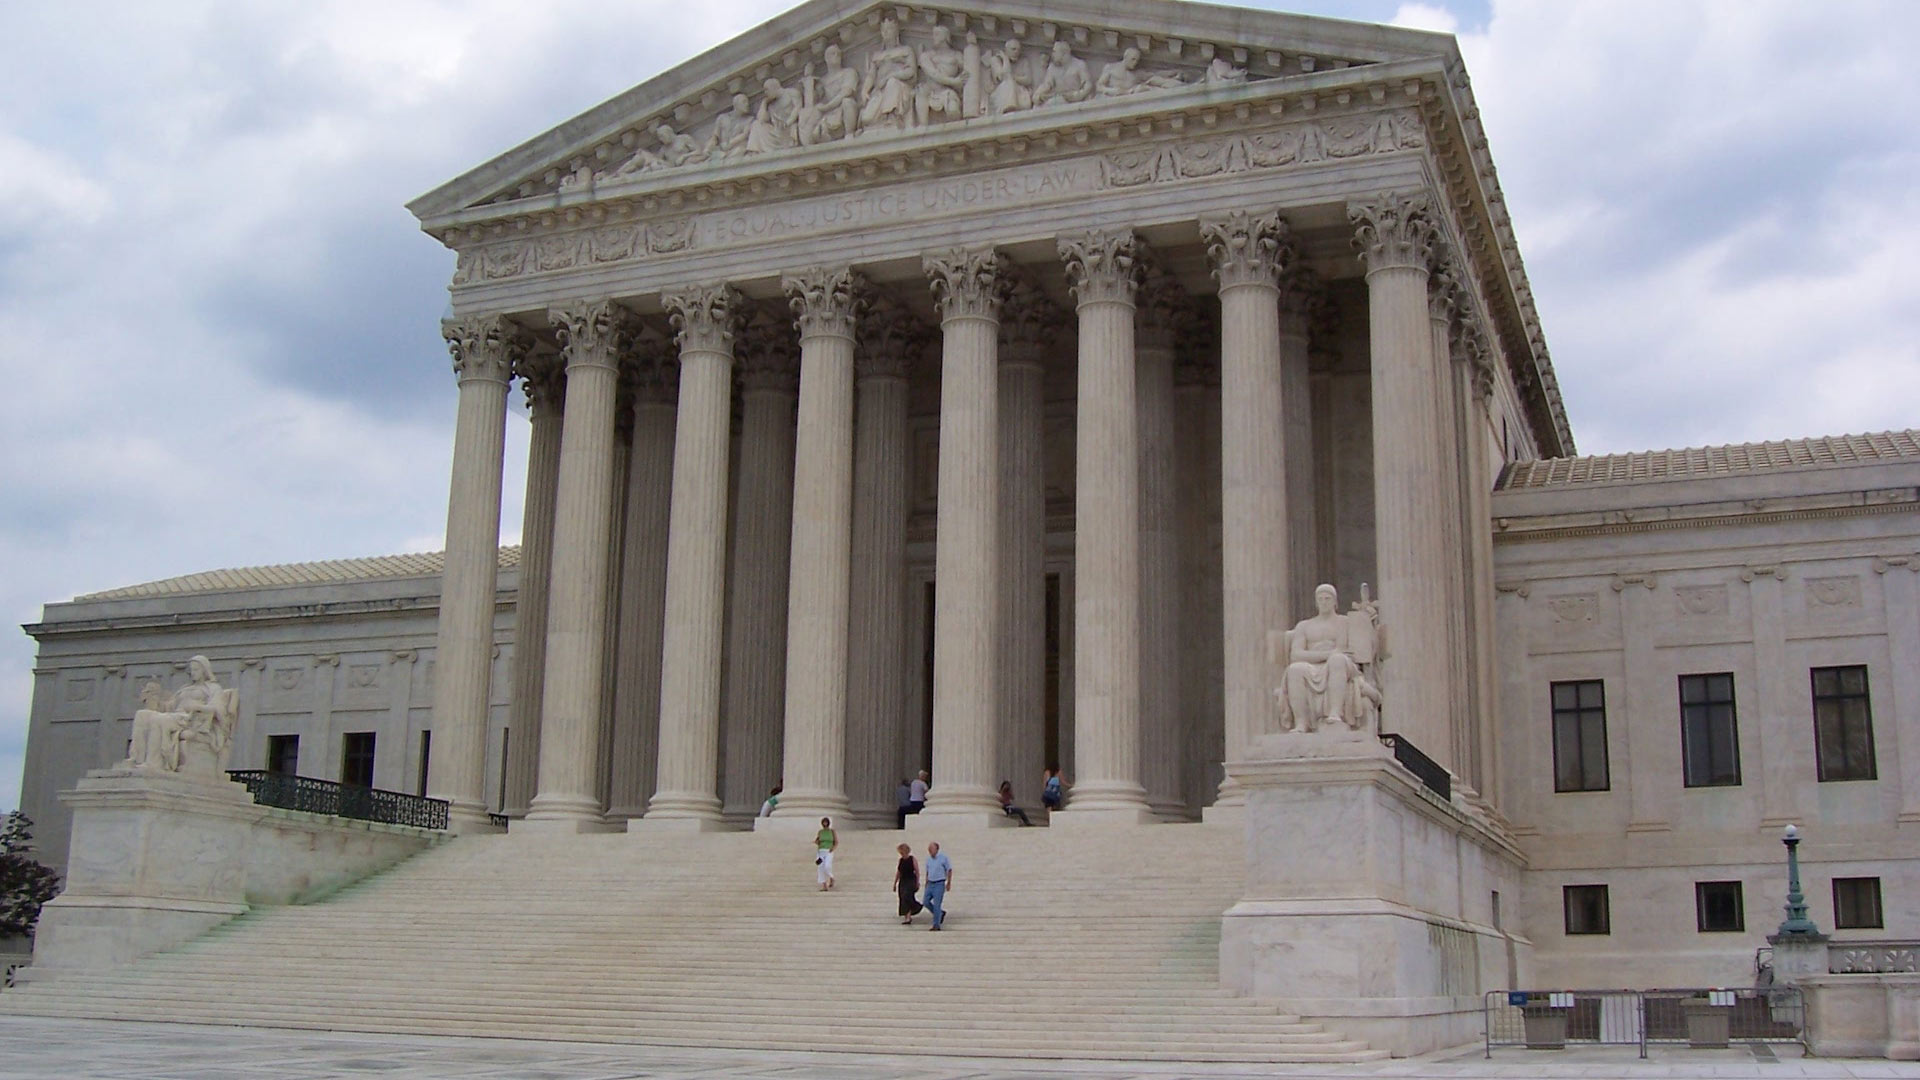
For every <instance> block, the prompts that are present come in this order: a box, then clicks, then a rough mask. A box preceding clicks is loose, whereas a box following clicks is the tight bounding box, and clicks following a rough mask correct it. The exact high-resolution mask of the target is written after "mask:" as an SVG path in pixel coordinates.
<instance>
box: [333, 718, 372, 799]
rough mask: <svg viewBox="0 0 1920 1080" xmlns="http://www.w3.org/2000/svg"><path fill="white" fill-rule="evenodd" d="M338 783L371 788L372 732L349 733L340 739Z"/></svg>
mask: <svg viewBox="0 0 1920 1080" xmlns="http://www.w3.org/2000/svg"><path fill="white" fill-rule="evenodd" d="M340 782H341V783H343V784H349V785H352V786H355V787H372V786H373V732H371V731H349V732H347V733H346V734H345V735H342V736H341V737H340Z"/></svg>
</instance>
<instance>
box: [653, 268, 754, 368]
mask: <svg viewBox="0 0 1920 1080" xmlns="http://www.w3.org/2000/svg"><path fill="white" fill-rule="evenodd" d="M660 303H661V306H662V307H665V308H666V309H667V317H668V319H669V320H670V321H671V322H672V323H673V329H674V335H675V341H676V343H677V344H678V345H679V346H680V353H681V355H682V356H684V355H686V354H687V353H690V352H718V353H727V354H729V355H731V354H732V353H733V340H734V337H735V334H736V333H737V331H738V330H739V329H740V324H741V321H742V318H743V316H744V314H745V308H746V298H745V297H743V296H741V295H740V290H738V289H736V288H734V287H733V286H732V285H729V284H726V283H725V282H716V283H712V284H707V285H690V286H687V287H685V288H680V289H674V290H670V291H668V292H665V293H663V294H661V296H660Z"/></svg>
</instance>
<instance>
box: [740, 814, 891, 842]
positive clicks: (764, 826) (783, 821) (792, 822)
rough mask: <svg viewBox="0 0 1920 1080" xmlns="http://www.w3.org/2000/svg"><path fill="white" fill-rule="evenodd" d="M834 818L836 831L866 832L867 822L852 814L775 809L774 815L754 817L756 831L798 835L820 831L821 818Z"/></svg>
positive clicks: (754, 829)
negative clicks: (791, 812) (793, 812)
mask: <svg viewBox="0 0 1920 1080" xmlns="http://www.w3.org/2000/svg"><path fill="white" fill-rule="evenodd" d="M823 817H826V818H832V819H833V828H834V831H835V832H864V831H866V828H867V824H866V822H864V821H861V820H860V819H859V818H857V817H854V816H853V815H852V814H813V815H807V814H793V815H784V814H781V813H780V812H779V811H777V810H776V811H775V812H774V815H773V816H772V817H758V818H754V819H753V831H754V832H775V833H789V834H792V835H795V836H798V835H800V834H802V833H804V834H806V835H808V836H812V835H813V834H814V833H816V832H819V831H820V819H821V818H823Z"/></svg>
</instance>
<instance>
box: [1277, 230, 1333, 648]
mask: <svg viewBox="0 0 1920 1080" xmlns="http://www.w3.org/2000/svg"><path fill="white" fill-rule="evenodd" d="M1322 288H1323V287H1322V285H1321V283H1320V280H1319V276H1318V275H1316V274H1315V273H1314V272H1313V271H1311V270H1308V269H1306V268H1304V267H1295V268H1294V269H1293V270H1291V271H1289V272H1288V273H1287V274H1286V276H1285V277H1284V278H1282V279H1281V282H1280V400H1281V403H1282V407H1283V408H1285V409H1286V410H1287V414H1286V416H1285V417H1283V418H1282V420H1281V425H1282V438H1284V439H1285V440H1286V451H1285V454H1286V457H1285V459H1284V460H1285V462H1286V470H1287V553H1288V560H1287V561H1288V570H1287V598H1288V599H1289V600H1290V601H1291V602H1294V603H1303V602H1305V600H1306V598H1307V597H1310V596H1312V595H1313V590H1314V589H1315V588H1316V587H1317V586H1319V584H1320V582H1321V580H1322V578H1321V577H1320V552H1319V548H1320V545H1319V542H1318V536H1319V527H1318V524H1317V522H1316V521H1315V518H1316V516H1317V515H1316V513H1315V511H1316V507H1317V500H1316V497H1315V492H1314V486H1315V485H1314V482H1313V378H1312V374H1311V372H1310V371H1309V370H1308V361H1307V351H1308V344H1309V335H1308V327H1309V325H1310V322H1311V315H1312V313H1313V309H1314V308H1315V307H1316V306H1318V304H1319V303H1320V302H1321V295H1320V294H1321V291H1322ZM1309 614H1311V612H1309V611H1295V610H1291V609H1289V610H1288V611H1287V612H1286V617H1285V618H1284V619H1283V620H1282V621H1281V622H1280V623H1278V624H1276V625H1275V626H1273V627H1270V629H1275V630H1278V629H1284V628H1286V627H1289V626H1292V625H1293V624H1294V622H1295V621H1296V620H1298V619H1303V618H1305V617H1306V616H1308V615H1309ZM1275 674H1276V675H1277V674H1278V672H1275Z"/></svg>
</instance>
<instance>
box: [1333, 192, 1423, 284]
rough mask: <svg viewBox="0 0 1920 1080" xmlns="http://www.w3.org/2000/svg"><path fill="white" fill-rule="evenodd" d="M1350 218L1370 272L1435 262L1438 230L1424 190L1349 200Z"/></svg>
mask: <svg viewBox="0 0 1920 1080" xmlns="http://www.w3.org/2000/svg"><path fill="white" fill-rule="evenodd" d="M1347 220H1348V221H1350V222H1352V223H1353V226H1354V237H1353V244H1354V247H1355V248H1356V249H1358V250H1359V252H1360V261H1361V262H1362V263H1364V264H1365V265H1366V268H1367V272H1368V273H1372V272H1374V271H1376V270H1388V269H1399V268H1406V269H1414V270H1425V269H1427V266H1428V264H1429V263H1431V262H1432V258H1433V245H1434V242H1435V239H1436V235H1437V230H1436V229H1435V227H1434V223H1433V217H1432V204H1431V201H1430V200H1429V199H1428V198H1427V196H1426V195H1425V194H1422V193H1418V192H1415V193H1407V192H1399V191H1386V192H1382V193H1380V194H1379V195H1376V196H1374V197H1373V198H1371V199H1356V200H1354V201H1353V202H1350V203H1348V204H1347Z"/></svg>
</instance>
